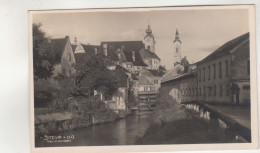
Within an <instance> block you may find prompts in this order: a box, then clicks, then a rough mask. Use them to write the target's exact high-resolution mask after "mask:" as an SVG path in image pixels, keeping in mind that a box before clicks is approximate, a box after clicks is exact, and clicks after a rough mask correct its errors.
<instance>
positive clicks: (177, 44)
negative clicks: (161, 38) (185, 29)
mask: <svg viewBox="0 0 260 153" xmlns="http://www.w3.org/2000/svg"><path fill="white" fill-rule="evenodd" d="M173 53H174V54H173V63H174V66H175V65H177V64H178V63H181V40H180V37H179V32H178V29H176V33H175V39H174V41H173Z"/></svg>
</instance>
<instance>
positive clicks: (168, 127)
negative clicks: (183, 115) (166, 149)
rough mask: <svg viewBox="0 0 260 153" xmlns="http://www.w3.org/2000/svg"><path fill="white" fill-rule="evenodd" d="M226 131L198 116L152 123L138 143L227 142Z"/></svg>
mask: <svg viewBox="0 0 260 153" xmlns="http://www.w3.org/2000/svg"><path fill="white" fill-rule="evenodd" d="M224 133H225V131H224V130H223V129H220V128H216V127H215V126H212V125H211V124H210V123H209V122H207V121H205V120H201V119H198V118H189V119H180V120H175V121H170V122H163V123H162V124H152V125H151V126H150V127H149V128H148V129H147V131H146V132H145V134H144V136H143V137H142V138H139V139H137V141H136V144H138V145H152V144H199V143H227V139H226V136H225V135H224Z"/></svg>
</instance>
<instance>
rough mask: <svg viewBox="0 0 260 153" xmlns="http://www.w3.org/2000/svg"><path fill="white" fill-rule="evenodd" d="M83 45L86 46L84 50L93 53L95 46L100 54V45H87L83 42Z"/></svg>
mask: <svg viewBox="0 0 260 153" xmlns="http://www.w3.org/2000/svg"><path fill="white" fill-rule="evenodd" d="M81 46H82V47H83V48H84V50H85V51H86V52H87V51H88V52H90V53H92V54H93V55H94V54H95V48H97V51H98V54H100V51H99V48H100V46H98V45H85V44H81Z"/></svg>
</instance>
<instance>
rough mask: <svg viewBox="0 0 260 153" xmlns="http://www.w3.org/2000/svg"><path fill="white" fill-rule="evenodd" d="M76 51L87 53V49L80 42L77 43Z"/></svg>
mask: <svg viewBox="0 0 260 153" xmlns="http://www.w3.org/2000/svg"><path fill="white" fill-rule="evenodd" d="M74 53H75V54H76V53H85V50H84V48H83V47H82V45H81V44H80V43H79V44H78V45H77V47H76V49H75V52H74Z"/></svg>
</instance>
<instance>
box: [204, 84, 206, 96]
mask: <svg viewBox="0 0 260 153" xmlns="http://www.w3.org/2000/svg"><path fill="white" fill-rule="evenodd" d="M203 94H204V96H205V97H206V87H205V86H204V92H203Z"/></svg>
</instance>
